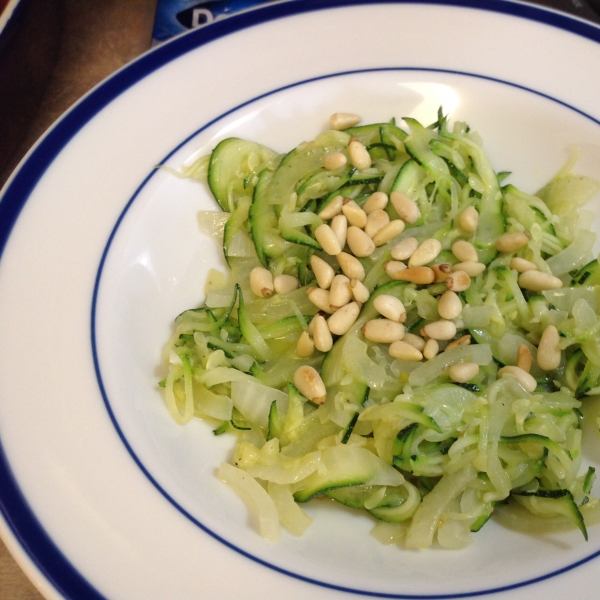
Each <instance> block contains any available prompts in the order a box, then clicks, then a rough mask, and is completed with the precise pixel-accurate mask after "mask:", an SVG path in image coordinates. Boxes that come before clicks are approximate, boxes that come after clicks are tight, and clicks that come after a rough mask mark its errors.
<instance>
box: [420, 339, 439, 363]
mask: <svg viewBox="0 0 600 600" xmlns="http://www.w3.org/2000/svg"><path fill="white" fill-rule="evenodd" d="M439 351H440V345H439V343H438V341H437V340H434V339H429V340H427V341H426V342H425V346H424V347H423V356H424V357H425V358H426V359H427V360H431V359H432V358H435V357H436V356H437V355H438V353H439Z"/></svg>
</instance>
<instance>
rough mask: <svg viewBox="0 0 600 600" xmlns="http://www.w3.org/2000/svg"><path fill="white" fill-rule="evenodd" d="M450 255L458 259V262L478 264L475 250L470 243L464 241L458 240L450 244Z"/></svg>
mask: <svg viewBox="0 0 600 600" xmlns="http://www.w3.org/2000/svg"><path fill="white" fill-rule="evenodd" d="M452 254H454V256H456V258H458V260H459V261H460V262H479V255H478V254H477V249H476V248H475V246H473V244H471V242H467V241H466V240H458V241H456V242H454V244H452Z"/></svg>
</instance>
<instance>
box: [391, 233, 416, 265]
mask: <svg viewBox="0 0 600 600" xmlns="http://www.w3.org/2000/svg"><path fill="white" fill-rule="evenodd" d="M418 247H419V240H418V239H417V238H416V237H407V238H404V239H403V240H402V241H401V242H398V243H397V244H396V245H395V246H394V247H393V248H392V250H391V255H392V258H394V259H395V260H408V259H409V258H410V257H411V256H412V255H413V252H414V251H415V250H416V249H417V248H418Z"/></svg>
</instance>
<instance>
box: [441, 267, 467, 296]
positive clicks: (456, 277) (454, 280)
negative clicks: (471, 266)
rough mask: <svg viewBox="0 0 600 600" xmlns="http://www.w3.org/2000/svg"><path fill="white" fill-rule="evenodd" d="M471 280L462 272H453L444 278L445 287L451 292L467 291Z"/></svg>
mask: <svg viewBox="0 0 600 600" xmlns="http://www.w3.org/2000/svg"><path fill="white" fill-rule="evenodd" d="M470 285H471V278H470V277H469V275H468V273H465V272H464V271H453V272H452V274H451V275H449V276H448V277H447V278H446V287H447V288H448V289H449V290H451V291H453V292H464V291H465V290H468V289H469V286H470Z"/></svg>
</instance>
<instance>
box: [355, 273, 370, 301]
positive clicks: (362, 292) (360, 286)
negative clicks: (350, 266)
mask: <svg viewBox="0 0 600 600" xmlns="http://www.w3.org/2000/svg"><path fill="white" fill-rule="evenodd" d="M350 291H351V292H352V297H353V298H354V299H355V300H356V301H357V302H360V303H361V304H364V303H365V302H366V301H367V300H368V299H369V296H370V294H369V288H368V287H367V286H366V285H365V284H364V283H362V281H359V280H358V279H351V280H350Z"/></svg>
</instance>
